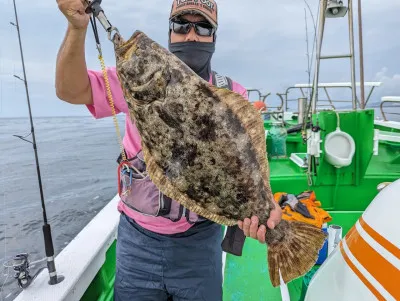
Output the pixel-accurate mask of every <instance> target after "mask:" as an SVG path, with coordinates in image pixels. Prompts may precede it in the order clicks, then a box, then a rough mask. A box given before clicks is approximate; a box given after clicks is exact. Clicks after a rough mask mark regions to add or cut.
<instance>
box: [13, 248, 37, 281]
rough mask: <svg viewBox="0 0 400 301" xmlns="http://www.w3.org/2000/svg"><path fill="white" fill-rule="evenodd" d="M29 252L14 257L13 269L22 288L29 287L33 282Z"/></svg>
mask: <svg viewBox="0 0 400 301" xmlns="http://www.w3.org/2000/svg"><path fill="white" fill-rule="evenodd" d="M28 256H29V255H28V254H27V253H21V254H18V255H16V256H15V257H14V258H13V265H12V266H13V269H14V271H15V275H14V278H15V279H17V281H18V286H19V287H20V288H23V289H24V288H27V287H28V286H29V285H30V284H31V282H32V279H33V278H32V276H31V275H29V273H30V271H29V261H28Z"/></svg>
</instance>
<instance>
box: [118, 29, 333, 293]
mask: <svg viewBox="0 0 400 301" xmlns="http://www.w3.org/2000/svg"><path fill="white" fill-rule="evenodd" d="M114 45H115V53H116V58H117V74H118V76H119V79H120V82H121V85H122V89H123V91H124V96H125V99H126V101H127V103H128V107H129V112H130V117H131V119H132V121H133V122H135V123H136V126H137V128H138V130H139V133H140V136H141V138H142V149H143V155H144V159H145V161H146V165H147V171H148V173H149V175H150V178H151V180H152V181H153V183H154V184H155V185H156V186H157V187H158V188H159V189H160V190H161V191H162V192H163V193H164V194H165V195H167V196H169V197H170V198H172V199H174V200H176V201H178V202H179V203H181V204H182V205H183V206H185V207H186V208H188V209H189V210H191V211H193V212H195V213H197V214H199V215H201V216H204V217H206V218H208V219H210V220H212V221H214V222H217V223H220V224H225V225H228V226H231V225H235V224H237V221H238V220H244V219H245V218H249V217H252V216H253V215H256V216H258V217H259V219H260V224H264V225H265V224H266V222H267V219H268V217H269V214H270V211H271V208H273V206H276V203H275V201H274V200H273V196H272V192H271V188H270V183H269V167H268V160H267V158H266V157H267V156H266V144H265V134H264V126H263V123H262V119H261V116H260V113H259V112H258V111H257V110H256V109H255V108H254V107H253V106H252V105H251V104H250V103H249V101H247V100H246V99H244V98H243V97H242V96H241V95H238V94H236V93H234V92H231V91H228V90H226V89H219V88H215V87H214V86H212V85H210V84H209V83H208V82H206V81H204V80H203V79H201V78H200V77H199V76H197V75H196V74H195V73H194V72H193V71H192V70H191V69H190V68H189V67H187V66H186V65H185V64H184V63H182V62H181V61H180V60H179V59H178V58H177V57H176V56H174V55H173V54H171V53H169V52H168V51H167V50H166V49H164V48H162V47H161V46H159V45H158V44H157V43H155V42H154V41H152V40H151V39H149V38H148V37H147V36H146V35H145V34H143V33H141V32H135V33H134V34H133V36H132V37H131V38H130V39H129V40H128V41H127V42H124V41H122V39H121V38H120V36H119V35H116V38H115V39H114ZM265 239H266V242H267V244H268V253H267V254H268V269H269V274H270V279H271V282H272V285H273V286H274V287H276V286H278V285H279V284H280V275H281V277H282V279H283V280H284V282H285V283H288V282H289V281H291V280H293V279H296V278H298V277H300V276H302V275H304V274H305V273H307V272H308V271H309V270H310V269H311V267H312V266H313V265H314V264H315V262H316V260H317V258H318V254H319V250H320V249H321V247H322V245H323V243H324V240H325V234H324V233H323V232H322V231H321V229H319V228H317V227H314V226H312V225H309V224H306V223H301V222H288V221H286V220H281V221H280V222H279V223H278V224H277V225H276V226H275V228H274V229H270V228H267V231H266V236H265Z"/></svg>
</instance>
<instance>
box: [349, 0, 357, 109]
mask: <svg viewBox="0 0 400 301" xmlns="http://www.w3.org/2000/svg"><path fill="white" fill-rule="evenodd" d="M349 40H350V55H351V60H350V61H351V86H352V102H353V110H356V109H357V90H356V65H355V59H354V25H353V0H349Z"/></svg>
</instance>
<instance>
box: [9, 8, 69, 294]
mask: <svg viewBox="0 0 400 301" xmlns="http://www.w3.org/2000/svg"><path fill="white" fill-rule="evenodd" d="M13 3H14V12H15V23H14V22H10V24H11V25H13V26H14V27H15V28H16V29H17V32H18V41H19V49H20V53H21V60H22V70H23V74H24V78H20V77H19V76H17V75H14V77H16V78H17V79H19V80H21V81H22V82H23V83H24V84H25V91H26V99H27V102H28V109H29V118H30V123H31V135H32V141H29V140H27V139H25V138H26V136H25V137H22V136H18V135H14V136H15V137H18V138H20V139H22V140H24V141H26V142H29V143H31V144H32V145H33V150H34V153H35V160H36V171H37V176H38V181H39V191H40V198H41V202H42V211H43V236H44V245H45V250H46V257H47V268H48V271H49V276H50V280H49V284H50V285H54V284H57V283H59V282H61V281H62V280H63V279H64V277H63V276H59V277H57V272H56V267H55V263H54V247H53V240H52V237H51V228H50V225H49V224H48V223H47V214H46V206H45V203H44V197H43V188H42V180H41V176H40V166H39V159H38V151H37V146H36V138H35V130H34V127H33V120H32V111H31V105H30V100H29V91H28V82H27V80H26V72H25V63H24V54H23V51H22V42H21V35H20V30H19V23H18V14H17V7H16V4H15V0H13ZM21 269H22V270H21ZM27 269H29V265H28V263H27V256H25V254H20V255H17V256H16V257H15V259H14V270H16V271H17V272H19V273H17V275H16V278H18V283H19V285H20V286H21V287H23V288H25V287H27V286H28V285H29V284H30V282H31V281H32V277H30V276H29V273H28V274H26V270H27ZM17 276H18V277H17Z"/></svg>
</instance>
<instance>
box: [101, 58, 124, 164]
mask: <svg viewBox="0 0 400 301" xmlns="http://www.w3.org/2000/svg"><path fill="white" fill-rule="evenodd" d="M99 60H100V64H101V70H102V71H103V77H104V82H105V84H106V90H107V97H108V101H109V102H110V107H111V111H112V114H113V119H114V124H115V129H116V132H117V138H118V142H119V146H120V149H121V156H122V160H123V161H124V162H126V161H127V159H126V156H125V151H124V146H123V144H122V138H121V133H120V130H119V125H118V120H117V114H116V113H115V107H114V101H113V97H112V94H111V88H110V82H109V80H108V75H107V70H106V66H105V64H104V59H103V57H102V55H101V54H99Z"/></svg>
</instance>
